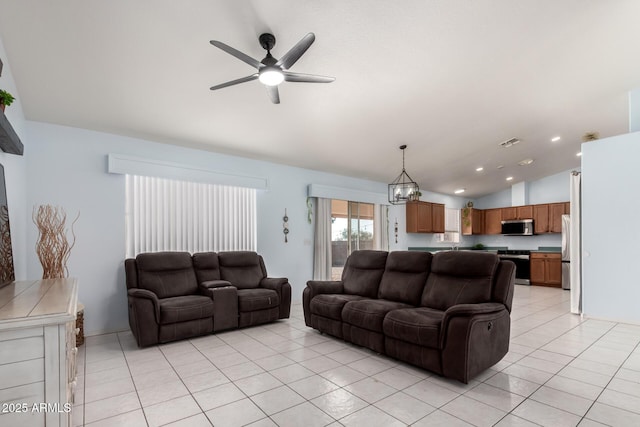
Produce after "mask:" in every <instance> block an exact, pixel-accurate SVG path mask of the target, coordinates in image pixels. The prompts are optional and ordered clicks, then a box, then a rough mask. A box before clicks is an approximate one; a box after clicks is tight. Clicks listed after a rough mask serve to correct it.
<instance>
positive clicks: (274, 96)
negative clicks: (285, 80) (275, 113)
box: [266, 86, 280, 104]
mask: <svg viewBox="0 0 640 427" xmlns="http://www.w3.org/2000/svg"><path fill="white" fill-rule="evenodd" d="M266 88H267V93H268V94H269V98H270V99H271V102H273V103H274V104H280V93H279V92H278V86H266Z"/></svg>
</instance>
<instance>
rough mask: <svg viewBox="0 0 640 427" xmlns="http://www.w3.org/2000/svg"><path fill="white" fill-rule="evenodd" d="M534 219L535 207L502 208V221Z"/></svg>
mask: <svg viewBox="0 0 640 427" xmlns="http://www.w3.org/2000/svg"><path fill="white" fill-rule="evenodd" d="M531 218H533V206H532V205H525V206H511V207H508V208H502V221H509V220H514V219H531Z"/></svg>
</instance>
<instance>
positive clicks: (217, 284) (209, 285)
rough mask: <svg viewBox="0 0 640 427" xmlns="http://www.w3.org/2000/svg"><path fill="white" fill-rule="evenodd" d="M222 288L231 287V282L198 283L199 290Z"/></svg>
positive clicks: (211, 281) (208, 281)
mask: <svg viewBox="0 0 640 427" xmlns="http://www.w3.org/2000/svg"><path fill="white" fill-rule="evenodd" d="M224 286H233V285H231V282H229V281H227V280H207V281H206V282H202V283H200V285H199V286H198V287H199V288H205V289H212V288H222V287H224Z"/></svg>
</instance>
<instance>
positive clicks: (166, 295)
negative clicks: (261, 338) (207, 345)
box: [124, 251, 291, 347]
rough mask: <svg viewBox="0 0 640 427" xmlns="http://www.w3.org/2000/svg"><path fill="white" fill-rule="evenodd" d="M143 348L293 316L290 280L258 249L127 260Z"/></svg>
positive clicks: (132, 311) (133, 322)
mask: <svg viewBox="0 0 640 427" xmlns="http://www.w3.org/2000/svg"><path fill="white" fill-rule="evenodd" d="M124 265H125V275H126V283H127V297H128V300H129V325H130V327H131V331H132V333H133V335H134V336H135V338H136V341H137V343H138V345H139V346H140V347H143V346H148V345H153V344H158V343H165V342H169V341H175V340H179V339H184V338H189V337H194V336H198V335H204V334H208V333H211V332H217V331H221V330H225V329H231V328H238V327H244V326H251V325H257V324H261V323H266V322H271V321H274V320H277V319H285V318H288V317H289V310H290V307H291V285H290V284H289V281H288V280H287V279H285V278H269V277H267V270H266V268H265V266H264V261H263V259H262V257H261V256H260V255H258V254H257V253H255V252H244V251H238V252H220V253H215V252H202V253H196V254H194V255H193V256H191V255H190V254H189V253H188V252H156V253H144V254H140V255H138V256H137V257H136V258H135V259H127V260H125V263H124Z"/></svg>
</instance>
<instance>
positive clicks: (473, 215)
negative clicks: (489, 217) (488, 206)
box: [460, 208, 484, 236]
mask: <svg viewBox="0 0 640 427" xmlns="http://www.w3.org/2000/svg"><path fill="white" fill-rule="evenodd" d="M460 215H461V218H460V219H461V220H462V221H461V228H462V235H463V236H469V235H472V234H484V211H483V210H481V209H474V208H464V209H462V210H461V211H460Z"/></svg>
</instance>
